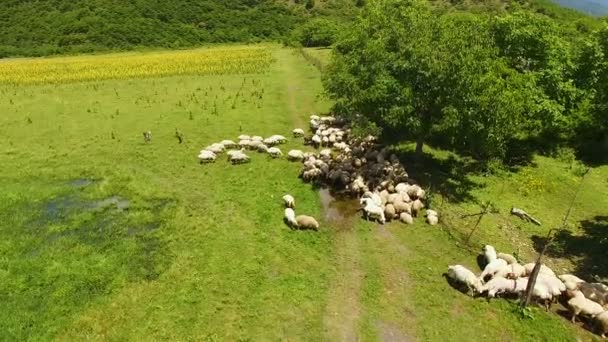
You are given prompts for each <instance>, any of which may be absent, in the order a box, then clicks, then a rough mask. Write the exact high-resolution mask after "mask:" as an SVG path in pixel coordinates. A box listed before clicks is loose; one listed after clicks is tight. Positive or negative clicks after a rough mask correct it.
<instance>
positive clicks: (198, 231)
mask: <svg viewBox="0 0 608 342" xmlns="http://www.w3.org/2000/svg"><path fill="white" fill-rule="evenodd" d="M267 48H268V49H271V50H272V54H273V58H274V62H273V63H272V64H271V65H270V67H269V69H268V70H266V71H265V72H260V73H253V74H252V73H249V74H243V75H240V74H224V75H203V76H174V77H165V78H149V79H133V80H104V81H97V82H88V83H71V84H63V85H30V86H19V87H17V86H0V93H1V94H2V97H0V112H1V113H3V114H2V116H0V136H2V137H3V139H2V140H1V141H0V163H1V165H2V166H3V167H2V172H1V173H0V187H1V188H2V190H3V191H2V192H0V237H1V238H0V302H1V303H2V310H0V340H53V339H58V340H66V341H73V340H83V339H88V340H160V339H168V340H217V341H220V340H221V341H224V340H307V341H309V340H328V341H334V340H353V339H356V338H359V339H361V340H365V341H372V340H393V341H402V340H432V341H445V340H450V341H470V340H472V339H480V338H483V339H485V340H490V341H495V340H503V341H512V340H530V341H538V340H546V341H570V340H576V339H583V340H590V339H592V338H593V337H592V335H591V334H589V333H588V332H586V331H585V330H583V329H580V328H577V327H575V326H574V325H571V324H570V323H569V322H568V321H567V319H566V318H563V317H560V316H558V315H556V314H553V313H545V312H544V311H543V310H541V309H534V310H533V311H532V315H533V317H534V318H533V319H523V318H521V316H520V315H519V314H518V313H517V312H516V311H515V307H516V305H515V303H511V302H509V301H506V300H495V301H492V302H490V303H488V302H486V301H485V299H482V298H477V299H473V298H470V297H467V296H465V295H463V294H461V293H460V292H458V291H456V290H454V289H452V288H451V287H450V286H449V285H448V284H447V282H446V281H445V279H444V278H443V277H442V273H443V272H445V270H446V269H447V265H449V264H455V263H461V264H465V265H468V266H471V268H473V266H475V257H476V255H475V253H474V252H472V251H471V250H474V251H476V250H477V249H478V248H479V246H480V245H481V244H485V243H490V244H494V245H496V246H497V247H498V248H499V249H502V250H505V251H507V252H514V251H518V252H519V255H520V256H522V258H529V257H531V256H532V255H533V251H534V249H533V246H532V243H531V240H530V238H531V236H532V235H535V234H541V235H542V233H543V232H545V231H546V229H548V228H549V227H551V226H554V225H555V224H557V223H559V222H560V220H561V218H562V216H563V214H564V212H565V208H566V207H567V205H568V204H569V201H568V199H569V198H570V197H571V196H572V193H573V186H574V185H575V184H576V180H575V178H574V176H569V173H568V170H566V169H565V166H566V164H564V163H562V162H558V161H557V160H554V159H547V158H538V159H537V165H536V166H535V167H534V166H531V167H526V168H525V169H524V170H520V171H519V172H517V173H509V174H504V175H501V176H500V178H499V176H491V177H482V176H474V175H459V174H458V173H459V170H456V169H455V170H452V171H450V172H451V173H449V174H447V175H442V174H435V173H429V175H426V174H425V171H424V170H416V169H414V168H413V166H412V167H409V166H406V168H407V169H408V171H409V172H410V175H411V176H412V177H414V178H416V177H417V178H418V179H420V181H421V182H423V183H424V182H431V183H433V184H437V183H438V182H439V180H441V181H442V182H440V183H439V184H448V185H449V184H452V183H454V184H456V183H458V184H457V185H460V186H461V187H462V188H461V189H460V190H459V191H461V193H462V194H465V195H466V196H464V195H463V197H461V198H462V201H456V200H454V199H452V198H448V196H447V195H446V196H445V197H446V198H447V199H445V200H442V197H443V196H441V195H440V194H439V193H438V194H437V196H436V197H435V198H434V201H435V202H434V203H436V207H438V208H440V213H441V214H442V215H444V216H442V217H445V219H444V221H447V222H446V223H445V224H443V225H441V226H436V227H430V226H427V225H425V224H424V223H423V222H422V220H421V219H419V220H418V221H417V223H416V224H415V225H414V226H407V227H406V226H403V225H401V224H399V223H392V224H389V225H386V226H382V227H381V226H377V225H372V224H370V223H366V222H364V221H362V220H359V219H358V218H356V217H350V218H346V219H345V220H343V221H341V222H340V224H339V225H338V224H337V223H335V222H334V221H326V220H324V219H323V218H324V217H325V215H324V214H323V204H322V202H321V200H320V197H319V195H318V193H317V191H316V190H314V189H312V188H311V187H310V186H309V185H307V184H304V183H302V182H301V181H300V180H299V179H298V178H297V174H298V171H299V165H298V164H297V163H289V162H287V161H286V160H284V159H279V160H270V159H269V158H268V157H266V156H263V155H260V154H257V153H255V152H252V153H251V155H252V162H251V163H249V164H244V165H238V166H232V165H230V164H229V163H228V162H226V161H225V160H224V158H221V160H218V161H217V162H216V163H215V164H209V165H203V166H201V165H199V164H198V161H197V159H196V155H197V154H198V151H199V150H200V149H201V148H203V147H204V146H206V145H209V144H210V143H212V142H217V141H220V140H222V139H236V137H237V136H238V135H239V134H250V135H254V134H255V135H262V136H268V135H271V134H282V135H285V136H288V135H289V133H290V132H291V130H292V129H293V128H294V127H298V126H299V127H305V126H306V122H307V117H308V115H310V114H312V113H318V112H324V111H327V110H328V109H329V107H330V103H329V102H328V101H326V100H324V99H323V98H322V97H320V96H319V94H320V93H321V90H322V88H321V82H320V74H319V72H318V70H317V69H316V68H315V67H313V66H311V65H310V64H308V63H307V62H306V61H305V59H304V58H303V57H302V56H301V55H300V54H299V53H298V52H296V51H294V50H289V49H282V48H279V47H278V46H274V45H269V46H268V47H267ZM324 54H325V53H324ZM326 55H327V54H325V56H326ZM237 94H238V96H237ZM175 129H179V130H180V131H181V132H182V133H183V134H184V136H185V142H184V143H183V144H178V142H177V139H176V138H175V137H174V132H175ZM146 130H151V131H152V134H153V139H152V142H151V143H150V144H145V143H144V141H143V137H142V132H143V131H146ZM298 146H300V143H299V142H298V141H295V140H293V139H292V140H291V141H290V142H288V144H287V145H283V146H282V149H283V150H284V152H285V151H286V150H288V149H289V148H292V147H298ZM427 152H428V155H429V156H430V157H429V158H430V159H432V160H433V161H441V160H442V158H444V157H445V156H446V155H445V154H444V153H441V152H440V151H434V150H430V149H427ZM437 175H439V176H441V177H440V178H437V177H439V176H437ZM536 178H538V179H540V180H541V181H542V182H545V183H544V184H545V185H543V186H537V187H534V189H533V191H534V192H527V193H526V194H523V193H522V192H521V185H522V184H528V183H529V184H536V183H535V182H534V181H535V179H536ZM607 179H608V168H606V167H602V168H595V169H593V170H592V172H591V174H590V175H589V176H588V178H587V180H586V181H585V182H586V184H585V188H584V190H583V192H582V193H581V195H580V197H579V201H577V204H576V206H575V210H574V213H573V216H572V222H573V224H572V226H573V228H572V229H573V231H575V232H577V233H578V232H580V229H582V227H580V225H579V224H578V222H582V221H584V220H587V219H591V218H593V217H596V216H600V215H602V214H604V215H605V214H606V208H607V207H608V203H607V201H608V199H607V198H606V196H605V194H606V193H608V185H607V184H606V180H607ZM526 182H528V183H526ZM542 182H541V183H542ZM474 185H475V186H474ZM436 186H438V187H439V185H436ZM505 189H506V190H505ZM286 192H289V193H291V194H292V195H294V196H295V198H296V203H297V212H298V213H308V214H311V215H314V216H316V217H320V218H322V219H321V224H322V228H321V230H320V231H319V232H310V231H290V230H289V229H288V228H287V227H286V226H285V225H284V224H283V222H282V217H283V209H282V203H281V196H282V195H283V194H284V193H286ZM486 199H492V200H493V201H494V202H495V204H496V206H497V207H499V208H500V210H501V211H500V214H496V215H494V216H488V218H487V219H485V218H484V220H483V221H482V225H481V226H480V228H479V231H478V232H477V233H476V235H475V236H474V237H473V239H472V240H471V245H472V246H473V247H471V248H464V247H463V246H462V238H461V235H462V234H465V233H466V232H467V228H468V227H469V226H470V225H471V221H470V220H464V219H459V218H458V215H460V213H471V212H475V211H477V210H479V206H478V205H476V204H474V202H475V201H482V200H486ZM512 204H513V205H517V206H520V207H522V208H524V209H526V210H528V211H529V212H530V213H532V214H535V215H537V216H538V217H539V219H541V221H543V223H546V224H544V225H543V226H542V227H541V228H535V227H532V226H529V225H525V224H523V223H519V222H518V221H517V220H518V219H516V218H513V217H510V216H508V214H507V212H508V209H510V205H512ZM348 214H351V213H350V212H349V213H348ZM352 214H353V215H354V213H352ZM450 218H454V220H451V219H450ZM503 226H506V227H507V226H508V229H507V228H504V227H503ZM516 246H517V247H516ZM555 260H556V262H557V263H559V264H560V265H564V266H563V267H565V268H567V269H571V268H572V267H573V265H574V264H573V263H572V262H571V261H568V262H562V261H563V260H561V259H557V258H556V259H555ZM575 261H576V260H575Z"/></svg>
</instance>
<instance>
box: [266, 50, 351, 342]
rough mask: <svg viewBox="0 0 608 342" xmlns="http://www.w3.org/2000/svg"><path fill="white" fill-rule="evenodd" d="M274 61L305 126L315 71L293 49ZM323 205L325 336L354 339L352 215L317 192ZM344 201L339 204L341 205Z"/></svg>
mask: <svg viewBox="0 0 608 342" xmlns="http://www.w3.org/2000/svg"><path fill="white" fill-rule="evenodd" d="M277 53H278V54H279V56H278V58H277V60H278V63H279V69H280V71H281V73H282V74H283V77H284V79H285V89H286V91H287V108H288V111H289V115H290V117H291V119H292V121H293V123H294V125H295V127H301V128H304V129H306V128H307V127H308V125H307V122H306V115H309V114H312V113H313V112H314V111H315V110H316V109H317V110H318V108H319V107H323V104H321V105H319V103H318V102H317V101H318V99H317V95H318V93H319V91H320V90H321V89H320V88H319V84H318V83H317V84H314V83H312V82H318V80H313V79H311V78H310V74H309V73H310V72H314V73H316V72H318V71H317V70H316V69H314V68H313V67H312V66H310V65H306V63H307V62H306V61H305V60H304V58H303V57H302V56H300V55H299V54H298V53H297V52H296V51H295V50H280V51H279V52H277ZM321 202H322V204H323V206H324V215H325V217H324V218H323V221H324V222H325V224H326V225H328V226H330V227H332V229H336V231H337V232H336V235H335V240H334V251H335V259H334V268H335V272H334V275H333V278H332V279H331V280H330V285H329V291H328V296H327V306H326V307H325V314H324V316H323V325H324V330H325V336H326V339H327V340H330V341H358V340H359V318H360V315H361V305H360V302H359V296H360V292H361V284H362V280H363V271H362V267H361V264H360V261H361V255H360V251H359V241H358V237H357V234H355V232H354V231H353V230H352V227H353V222H352V220H353V218H352V217H350V216H347V215H344V216H343V215H340V213H342V212H344V209H345V208H342V207H341V208H336V207H334V206H333V205H332V203H334V204H335V203H336V202H334V201H333V198H331V196H330V195H329V193H321ZM343 204H344V203H342V202H341V203H340V206H342V205H343Z"/></svg>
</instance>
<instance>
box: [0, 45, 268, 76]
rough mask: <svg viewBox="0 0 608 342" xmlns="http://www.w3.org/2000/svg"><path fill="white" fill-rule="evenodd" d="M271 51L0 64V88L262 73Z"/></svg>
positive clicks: (228, 50) (202, 51)
mask: <svg viewBox="0 0 608 342" xmlns="http://www.w3.org/2000/svg"><path fill="white" fill-rule="evenodd" d="M271 61H272V54H271V51H270V49H268V48H265V47H261V46H255V47H238V48H236V47H235V48H231V47H222V48H209V49H198V50H188V51H172V52H155V53H141V54H136V53H131V54H107V55H99V56H78V57H60V58H39V59H38V58H28V59H10V60H5V61H1V60H0V84H14V85H23V84H57V83H70V82H81V81H99V80H107V79H132V78H149V77H163V76H171V75H219V74H248V73H259V72H263V71H265V70H266V69H267V68H268V66H269V65H270V63H271Z"/></svg>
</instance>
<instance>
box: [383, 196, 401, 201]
mask: <svg viewBox="0 0 608 342" xmlns="http://www.w3.org/2000/svg"><path fill="white" fill-rule="evenodd" d="M397 199H399V200H401V195H399V194H389V195H388V197H387V198H386V203H394V202H396V201H397Z"/></svg>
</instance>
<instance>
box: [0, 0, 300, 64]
mask: <svg viewBox="0 0 608 342" xmlns="http://www.w3.org/2000/svg"><path fill="white" fill-rule="evenodd" d="M2 9H3V10H2V11H1V13H0V23H2V25H0V42H1V43H0V57H2V56H15V55H25V56H43V55H50V54H56V53H66V52H68V53H76V52H91V51H97V50H107V49H130V48H135V47H163V48H180V47H188V46H195V45H200V44H202V43H221V42H256V41H260V40H277V39H280V38H282V37H284V36H285V35H286V34H288V33H289V32H290V31H291V29H292V28H293V27H294V26H295V25H296V24H298V23H300V22H302V21H303V20H304V17H303V16H302V15H301V14H300V13H299V12H298V11H297V8H291V7H290V6H287V5H286V4H285V3H281V2H276V1H272V0H234V1H229V2H226V1H217V0H196V1H194V0H180V1H154V0H141V1H103V0H82V1H65V0H48V1H35V2H32V1H26V2H24V1H20V0H8V1H5V2H3V4H2Z"/></svg>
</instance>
